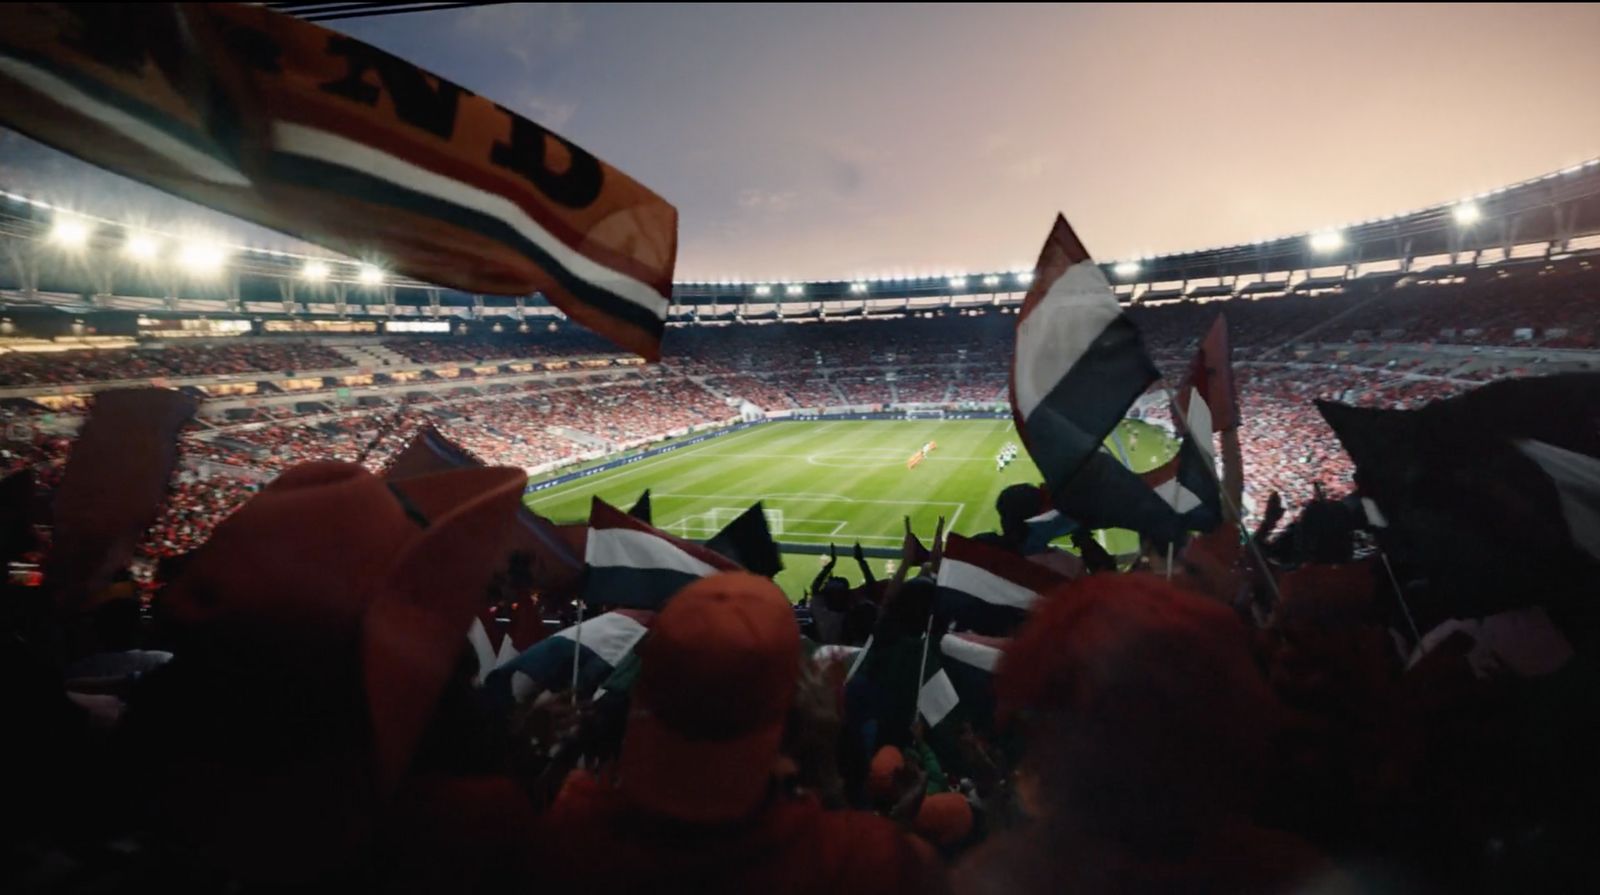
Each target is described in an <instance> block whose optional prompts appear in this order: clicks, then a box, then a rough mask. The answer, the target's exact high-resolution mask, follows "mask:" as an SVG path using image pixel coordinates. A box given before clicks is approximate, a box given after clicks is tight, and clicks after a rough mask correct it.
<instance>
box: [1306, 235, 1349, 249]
mask: <svg viewBox="0 0 1600 895" xmlns="http://www.w3.org/2000/svg"><path fill="white" fill-rule="evenodd" d="M1310 243H1311V251H1313V252H1321V253H1324V254H1326V253H1328V252H1336V251H1338V250H1339V249H1342V248H1344V234H1343V233H1342V232H1340V231H1338V230H1324V231H1323V232H1321V233H1313V234H1311V240H1310Z"/></svg>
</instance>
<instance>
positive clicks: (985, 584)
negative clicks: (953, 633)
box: [935, 534, 1069, 634]
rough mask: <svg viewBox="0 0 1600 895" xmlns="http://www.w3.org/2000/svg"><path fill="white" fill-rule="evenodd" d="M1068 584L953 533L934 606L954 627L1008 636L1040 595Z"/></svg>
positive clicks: (1008, 554) (1062, 578) (1033, 565)
mask: <svg viewBox="0 0 1600 895" xmlns="http://www.w3.org/2000/svg"><path fill="white" fill-rule="evenodd" d="M1067 580H1069V579H1067V578H1066V577H1065V576H1062V575H1059V574H1057V573H1055V572H1053V571H1051V570H1049V569H1047V568H1045V567H1044V566H1042V565H1039V564H1038V563H1033V562H1029V561H1028V560H1026V559H1024V558H1022V557H1021V556H1018V555H1017V554H1015V553H1011V552H1009V551H1006V550H1000V549H998V548H995V547H990V546H988V545H987V544H983V543H980V542H978V541H974V540H972V539H971V538H967V537H963V536H961V535H956V534H953V535H950V537H949V538H948V539H947V540H946V541H945V547H944V559H943V560H942V561H941V562H940V563H939V577H938V586H939V590H938V596H937V597H936V602H935V605H936V607H937V611H938V612H939V614H941V615H943V616H945V617H947V618H949V619H950V620H951V621H952V622H953V623H954V624H955V625H957V626H958V627H961V628H964V629H968V630H971V631H975V632H977V633H980V634H1007V633H1010V631H1011V630H1012V629H1014V628H1016V627H1017V626H1018V625H1020V624H1022V622H1023V620H1024V619H1026V618H1027V616H1028V612H1029V610H1030V609H1032V607H1033V604H1034V602H1035V601H1037V600H1038V599H1039V595H1040V594H1042V593H1044V592H1045V591H1047V590H1049V589H1050V588H1052V587H1055V586H1056V585H1059V584H1063V583H1065V582H1066V581H1067Z"/></svg>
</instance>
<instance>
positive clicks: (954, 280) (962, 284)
mask: <svg viewBox="0 0 1600 895" xmlns="http://www.w3.org/2000/svg"><path fill="white" fill-rule="evenodd" d="M945 282H947V283H949V284H950V288H951V289H965V288H967V278H966V277H951V278H950V279H948V280H946V281H945Z"/></svg>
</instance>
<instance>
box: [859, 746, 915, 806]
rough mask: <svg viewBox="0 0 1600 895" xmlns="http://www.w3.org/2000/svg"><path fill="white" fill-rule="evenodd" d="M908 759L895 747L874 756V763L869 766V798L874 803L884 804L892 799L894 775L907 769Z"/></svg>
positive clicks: (887, 748)
mask: <svg viewBox="0 0 1600 895" xmlns="http://www.w3.org/2000/svg"><path fill="white" fill-rule="evenodd" d="M905 765H906V757H905V756H904V755H903V754H901V752H900V750H899V749H896V748H895V747H893V746H884V747H883V748H882V749H879V750H878V754H876V755H874V756H872V763H871V764H870V765H868V766H867V797H868V798H870V799H872V800H873V801H874V802H882V801H885V800H887V799H889V798H890V797H892V796H893V795H894V794H895V792H894V775H895V774H897V773H899V771H900V769H901V768H903V767H905Z"/></svg>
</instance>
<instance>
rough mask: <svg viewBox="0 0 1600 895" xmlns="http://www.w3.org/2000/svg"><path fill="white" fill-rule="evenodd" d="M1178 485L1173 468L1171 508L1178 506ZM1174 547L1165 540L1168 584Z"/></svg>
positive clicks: (1170, 578)
mask: <svg viewBox="0 0 1600 895" xmlns="http://www.w3.org/2000/svg"><path fill="white" fill-rule="evenodd" d="M1178 450H1179V451H1180V452H1181V451H1182V450H1183V446H1182V445H1181V444H1180V445H1179V447H1178ZM1178 463H1179V465H1180V467H1181V465H1182V463H1183V461H1182V460H1181V459H1180V460H1179V461H1178ZM1179 487H1181V484H1180V483H1179V481H1178V472H1177V471H1176V470H1174V471H1173V473H1172V500H1171V501H1170V504H1171V506H1172V508H1173V509H1177V508H1178V488H1179ZM1176 547H1177V545H1176V543H1175V542H1173V541H1168V542H1167V583H1168V584H1171V583H1172V555H1173V553H1174V552H1175V551H1176Z"/></svg>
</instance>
